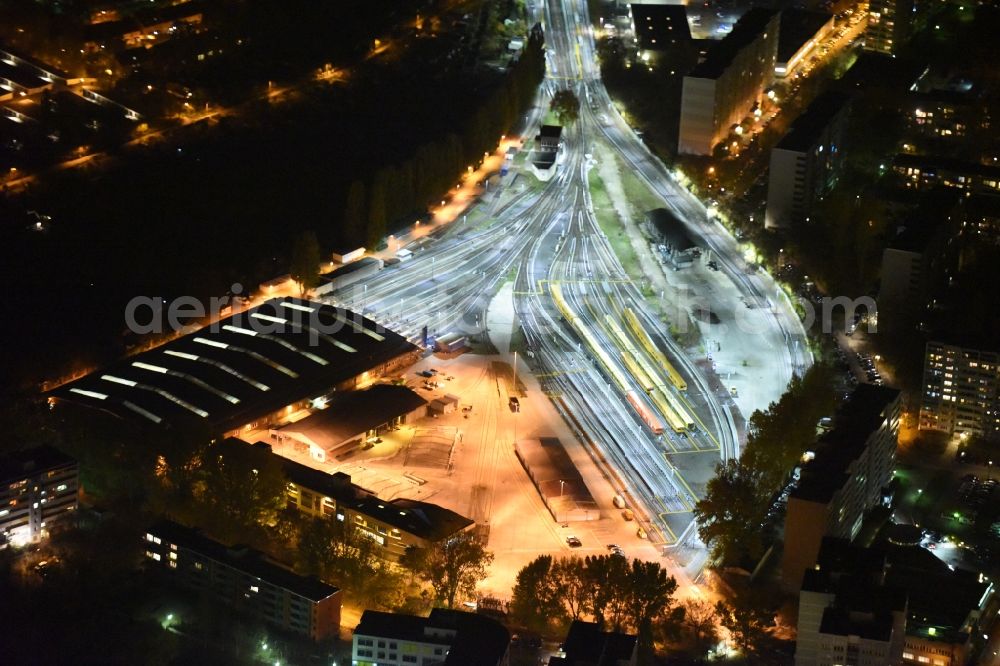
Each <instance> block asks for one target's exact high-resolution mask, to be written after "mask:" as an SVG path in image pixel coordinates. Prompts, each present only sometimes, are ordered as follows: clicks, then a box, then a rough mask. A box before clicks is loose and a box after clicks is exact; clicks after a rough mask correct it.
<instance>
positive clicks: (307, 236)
mask: <svg viewBox="0 0 1000 666" xmlns="http://www.w3.org/2000/svg"><path fill="white" fill-rule="evenodd" d="M320 261H321V259H320V251H319V241H317V240H316V233H315V232H313V231H305V232H303V233H302V234H300V235H299V236H298V237H297V238H296V239H295V244H294V245H293V246H292V261H291V266H290V267H289V272H290V273H291V275H292V279H293V280H295V281H296V282H297V283H298V285H299V292H300V293H301V295H302V296H305V295H306V292H308V291H309V290H310V289H314V288H315V287H316V286H317V285H318V284H319V263H320Z"/></svg>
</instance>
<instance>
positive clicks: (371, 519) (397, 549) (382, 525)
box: [255, 442, 475, 560]
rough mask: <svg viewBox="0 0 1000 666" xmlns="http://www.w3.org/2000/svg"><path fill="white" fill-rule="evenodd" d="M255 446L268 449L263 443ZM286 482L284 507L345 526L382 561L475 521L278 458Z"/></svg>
mask: <svg viewBox="0 0 1000 666" xmlns="http://www.w3.org/2000/svg"><path fill="white" fill-rule="evenodd" d="M255 446H258V447H265V448H267V449H268V450H270V446H269V445H268V444H266V443H264V442H258V443H257V444H255ZM280 461H281V465H282V467H283V469H284V472H285V477H286V478H287V480H288V491H287V493H288V496H287V501H288V507H289V508H294V509H297V510H299V511H302V512H303V513H307V514H309V515H311V516H314V517H317V518H319V517H326V518H329V519H331V520H339V521H342V522H347V523H350V524H351V525H353V526H354V527H355V529H357V530H359V531H360V532H361V533H362V534H364V535H365V536H367V537H369V538H370V539H372V540H373V541H375V542H376V543H378V544H379V545H380V546H382V549H383V550H382V554H383V556H384V557H385V558H386V559H390V560H398V559H399V558H400V557H402V555H403V554H404V553H405V552H406V551H407V549H408V548H411V547H418V548H427V547H428V546H431V545H432V544H435V543H438V542H440V541H443V540H446V539H449V538H451V537H453V536H455V535H456V534H458V533H460V532H463V531H465V530H467V529H470V528H471V527H473V526H474V525H475V522H474V521H473V520H471V519H469V518H466V517H465V516H462V515H459V514H457V513H455V512H454V511H451V510H449V509H446V508H444V507H442V506H438V505H437V504H432V503H430V502H421V501H418V500H411V499H404V498H397V499H393V500H382V499H379V497H378V495H376V494H375V493H374V492H372V491H370V490H366V489H365V488H362V487H361V486H358V485H355V484H354V483H352V482H351V477H350V475H348V474H345V473H343V472H337V473H335V474H328V473H327V472H324V471H322V470H318V469H315V468H312V467H309V466H307V465H303V464H301V463H298V462H295V461H294V460H290V459H288V458H283V457H282V458H280Z"/></svg>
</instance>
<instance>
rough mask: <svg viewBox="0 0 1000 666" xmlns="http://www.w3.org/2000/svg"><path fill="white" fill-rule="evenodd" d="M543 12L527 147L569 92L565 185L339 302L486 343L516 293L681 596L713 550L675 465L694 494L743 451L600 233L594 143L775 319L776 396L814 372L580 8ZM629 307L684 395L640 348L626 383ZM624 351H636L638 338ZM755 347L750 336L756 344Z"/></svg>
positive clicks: (585, 429)
mask: <svg viewBox="0 0 1000 666" xmlns="http://www.w3.org/2000/svg"><path fill="white" fill-rule="evenodd" d="M536 11H537V12H538V18H539V19H540V20H541V22H542V23H543V26H544V28H545V33H546V47H547V65H548V71H547V77H546V80H545V82H544V84H543V86H542V89H541V91H540V98H539V103H538V104H537V105H536V106H535V107H534V108H533V110H532V111H531V112H530V113H529V114H528V115H527V116H526V117H525V119H524V128H525V132H524V135H525V136H533V132H532V131H531V130H532V129H533V128H536V127H537V126H538V125H539V123H540V120H541V117H542V115H543V111H544V108H545V107H546V106H547V99H548V98H549V97H550V96H551V94H552V93H553V92H554V91H556V90H558V89H562V88H566V87H571V88H573V89H574V90H575V91H576V93H577V95H578V97H579V98H580V99H581V102H582V104H581V113H580V118H579V120H578V121H577V122H576V123H574V124H573V125H571V126H569V127H568V128H566V129H565V131H564V134H563V148H562V149H563V151H564V154H563V161H562V163H561V165H560V167H559V172H558V174H557V175H556V176H555V177H554V178H552V179H551V180H550V181H548V182H546V183H538V182H536V181H535V180H534V179H533V178H532V177H531V176H529V175H527V174H526V173H521V174H519V175H517V176H516V177H515V176H514V175H510V176H507V177H506V178H505V179H504V181H505V182H504V183H503V185H502V186H500V187H496V186H494V188H493V191H492V192H491V193H489V194H488V195H487V196H484V198H483V200H482V201H481V202H480V203H479V204H478V205H476V206H474V207H472V208H470V209H469V210H468V211H467V213H466V216H463V217H461V218H460V219H458V220H456V221H455V222H453V223H451V224H450V225H448V226H444V227H441V228H440V229H438V230H436V231H435V232H434V233H432V234H428V235H426V236H424V237H423V238H422V239H421V240H420V241H419V242H417V243H414V244H412V245H410V246H409V249H411V250H413V252H414V255H413V258H412V259H411V260H409V261H406V262H403V263H401V264H398V265H396V266H393V267H390V268H387V269H386V270H384V271H382V272H381V273H379V274H377V275H376V276H373V277H372V278H370V279H369V280H368V281H367V282H366V283H365V284H364V285H362V286H360V287H356V288H353V289H351V290H350V291H347V292H337V293H336V294H334V297H333V300H334V301H335V302H338V303H341V304H343V305H345V306H350V307H352V308H355V309H361V310H364V311H365V313H366V314H368V315H369V316H372V317H374V318H376V319H377V320H378V321H379V322H381V323H382V324H384V325H386V326H388V327H392V328H394V329H396V330H399V331H401V332H402V333H403V334H405V335H407V336H410V337H411V338H414V339H416V338H417V337H419V336H420V334H421V331H422V330H423V328H424V327H426V328H427V329H428V331H429V332H430V333H431V334H432V335H433V334H435V333H437V334H442V333H445V332H448V331H457V330H460V331H463V332H465V333H467V334H471V335H473V336H483V337H485V336H486V335H488V331H487V330H486V327H485V321H486V317H485V313H486V308H487V306H488V304H489V302H490V300H491V298H492V297H493V296H494V295H495V294H496V292H497V291H498V290H499V288H500V286H501V285H502V284H503V283H504V282H506V281H509V280H513V281H514V298H515V312H516V315H517V317H518V320H519V323H520V327H521V330H522V331H523V334H524V337H525V344H526V347H527V350H528V352H529V353H528V354H527V356H528V357H529V359H525V360H526V361H527V362H528V364H529V366H530V367H531V369H532V370H533V371H534V372H535V373H536V374H538V375H540V376H542V377H544V380H543V388H544V390H545V392H546V393H547V394H548V396H549V397H550V398H551V399H552V400H553V402H554V403H555V404H556V406H557V408H558V409H559V410H560V411H561V412H562V414H563V416H564V417H565V418H566V420H567V422H568V423H569V424H570V426H571V428H572V429H573V430H574V431H575V432H576V434H577V435H578V437H579V438H580V440H581V441H582V442H583V443H584V444H585V445H586V446H587V447H588V449H589V450H590V452H591V454H592V456H593V457H594V459H595V461H596V462H597V463H598V465H600V466H602V467H603V468H604V471H605V474H606V475H608V477H609V478H612V479H614V480H615V485H616V487H618V488H620V491H621V493H622V494H623V495H624V496H626V497H627V498H628V500H629V503H630V506H632V507H634V508H635V510H636V514H637V518H638V519H639V524H641V525H642V526H643V527H644V529H645V531H646V532H647V534H648V536H649V538H650V539H651V540H653V541H655V542H657V543H659V544H661V545H663V546H664V549H665V550H664V552H665V553H667V552H668V551H667V549H670V551H669V554H670V557H671V560H670V564H671V565H674V564H677V565H681V566H677V567H673V566H672V573H673V574H674V575H675V576H677V577H678V580H679V581H680V582H682V584H684V583H688V582H690V581H691V580H693V579H696V577H697V576H698V574H699V572H700V570H701V568H702V566H703V564H704V561H705V553H704V549H703V548H699V547H698V546H699V544H698V542H697V536H696V532H695V530H694V522H693V520H692V516H691V508H692V506H693V503H694V502H695V501H696V499H697V495H698V490H697V489H693V488H692V483H689V482H688V480H687V478H686V477H687V476H688V475H689V474H690V473H691V472H690V467H687V468H685V469H684V470H683V471H682V470H681V468H680V467H679V465H680V463H679V462H678V460H680V459H681V458H682V455H690V454H693V456H692V459H693V457H694V456H697V457H699V459H701V460H702V461H703V462H702V463H700V464H701V467H702V469H701V470H700V471H699V474H700V476H701V478H702V481H701V485H700V486H698V487H699V488H703V483H704V479H706V478H707V477H708V476H710V474H711V469H712V467H713V466H714V463H715V462H716V461H718V460H719V459H720V458H721V459H726V458H729V457H733V456H737V455H738V454H739V442H740V434H739V432H738V429H737V426H736V424H735V423H734V422H733V418H732V415H731V413H730V412H729V410H728V409H724V408H723V406H722V404H721V402H720V400H719V398H718V396H717V395H716V394H715V393H713V390H712V389H711V388H710V385H709V378H707V377H706V376H705V375H704V373H703V372H702V371H701V369H700V368H699V367H698V366H696V365H695V362H694V360H693V359H691V358H689V356H688V354H687V352H686V350H685V349H683V348H682V347H681V346H680V345H678V344H677V343H676V342H675V341H674V340H673V339H672V338H671V337H670V336H669V335H668V334H666V333H665V332H664V331H663V328H664V327H663V325H662V324H661V323H660V322H659V320H658V319H657V316H656V315H655V313H654V312H653V311H652V310H651V308H650V306H649V303H648V302H647V300H646V298H644V296H643V295H642V293H641V291H640V289H639V287H638V285H636V284H634V283H633V282H632V281H631V280H630V279H629V278H628V276H627V274H626V271H625V270H624V269H623V267H622V265H621V263H620V261H619V258H618V257H617V256H616V255H615V253H614V251H613V250H612V247H611V245H610V243H609V242H608V239H607V238H606V237H605V235H604V233H603V232H602V230H601V228H600V226H599V225H598V222H597V220H596V218H595V215H594V211H593V204H592V202H591V198H590V186H589V181H588V171H589V170H590V169H591V168H593V166H594V163H593V157H592V155H591V149H592V146H593V145H594V144H595V142H598V141H599V142H604V143H606V144H607V145H609V146H611V147H612V148H613V150H614V151H615V153H616V155H617V156H618V158H619V159H620V160H621V161H622V162H623V163H624V164H625V165H626V166H627V168H629V169H631V170H633V172H634V173H635V174H637V176H638V177H639V178H640V179H641V180H642V181H643V182H644V183H645V185H646V186H647V187H648V188H649V189H650V190H651V191H652V192H654V193H655V194H656V195H657V196H658V197H659V198H660V199H662V201H663V202H664V205H665V206H667V207H668V208H670V209H671V210H672V211H673V212H674V213H675V214H676V215H677V216H678V217H679V218H680V219H681V220H683V221H684V223H685V224H686V225H687V226H688V228H689V231H690V233H691V235H692V236H693V237H694V238H696V239H698V240H699V242H700V244H702V245H703V247H704V248H706V249H707V250H710V251H711V253H712V256H713V258H714V259H715V260H716V262H717V263H718V265H719V267H720V269H721V272H722V274H724V275H725V276H726V277H727V278H728V279H729V280H730V281H731V282H732V284H733V285H734V286H735V289H736V290H737V291H738V293H739V299H740V300H742V301H743V302H745V303H746V304H747V308H756V309H760V310H761V311H762V312H767V313H769V314H768V316H767V318H766V321H767V325H768V327H769V329H770V331H769V332H770V333H772V334H773V333H774V332H775V331H776V332H777V333H778V336H777V339H779V340H782V341H783V344H782V345H781V348H780V349H776V350H774V354H773V361H772V362H771V365H772V366H773V367H769V368H768V371H769V372H771V373H774V374H775V375H776V376H779V377H780V378H781V381H780V382H779V383H778V384H779V385H781V386H783V385H784V383H787V379H788V378H790V377H791V376H792V374H793V373H798V372H802V371H803V370H804V369H805V368H806V367H808V365H809V364H810V363H811V361H812V359H811V356H810V352H809V348H808V344H807V342H806V338H805V333H804V331H803V329H802V326H801V324H800V322H799V320H798V318H797V316H796V315H795V313H794V311H793V309H792V307H791V303H790V302H788V300H787V298H786V297H785V296H784V293H783V292H782V291H781V290H780V289H779V288H778V286H777V284H776V283H775V282H774V280H773V279H772V278H771V277H770V276H769V275H767V274H765V273H762V272H759V271H757V270H755V269H754V268H753V267H751V266H748V265H747V264H746V262H745V261H744V260H743V256H742V250H741V248H740V247H739V244H738V243H737V241H736V240H735V239H734V238H733V237H732V236H731V235H729V234H728V232H727V231H726V230H725V229H724V228H723V227H722V226H721V225H720V224H718V223H716V222H714V221H713V220H711V219H710V218H709V215H708V214H707V211H706V208H705V206H704V205H703V204H702V203H701V202H700V201H698V200H697V199H696V198H695V197H694V196H692V195H691V194H690V193H689V192H688V191H687V190H685V189H684V188H683V187H681V186H680V185H678V184H677V182H676V181H675V180H674V179H673V177H672V176H671V174H670V173H669V172H668V170H667V169H666V168H665V167H664V165H663V164H662V163H661V162H660V161H659V160H658V159H656V158H655V157H654V156H653V155H652V154H651V153H650V152H649V150H648V149H647V148H646V146H645V145H644V144H643V143H642V142H641V141H640V140H639V138H638V137H637V136H636V134H635V133H634V132H633V131H632V129H631V128H630V127H629V126H628V125H627V124H626V123H625V121H624V120H623V119H622V118H621V116H620V115H619V114H618V112H617V111H616V110H615V108H614V105H613V104H612V102H611V100H610V98H609V97H608V94H607V92H606V90H605V88H604V86H603V85H602V83H601V80H600V71H599V68H598V65H597V63H596V60H595V49H594V40H593V36H592V32H591V28H590V23H589V21H588V20H587V16H586V11H587V9H586V5H585V3H584V2H582V0H548V2H547V3H546V4H545V5H543V6H541V7H537V8H536ZM554 286H557V287H558V289H559V290H561V291H562V294H563V296H564V298H565V304H566V307H567V308H568V309H570V310H571V311H572V313H573V314H574V315H575V317H574V318H573V319H572V321H570V320H568V318H567V317H566V315H565V312H561V311H560V309H559V308H558V307H557V306H556V304H555V302H554V300H553V297H552V291H553V287H554ZM626 308H627V309H630V310H632V311H633V312H634V313H635V315H636V318H637V319H638V321H639V322H640V324H641V327H642V328H643V329H644V330H645V332H646V334H647V335H649V336H650V337H651V338H652V339H653V341H654V343H655V345H656V346H657V347H658V348H659V349H660V350H662V351H663V352H665V354H666V357H667V358H668V359H669V361H670V362H671V363H673V364H674V366H675V367H676V368H677V370H678V371H679V372H680V374H681V375H683V377H684V379H685V380H686V381H687V385H688V388H687V390H686V391H684V392H682V391H678V390H676V389H675V388H673V387H671V386H669V385H668V384H669V382H668V380H667V378H666V376H665V375H664V374H663V373H662V372H661V371H660V370H658V369H656V368H655V366H656V359H655V357H654V356H653V355H651V354H649V353H647V352H646V351H645V350H641V348H639V349H640V351H638V352H637V353H636V354H635V355H634V356H642V357H643V358H642V359H641V360H639V363H640V365H643V366H645V367H650V366H654V369H653V371H651V372H650V373H649V377H648V378H647V380H646V381H645V382H643V381H642V380H641V379H640V378H639V377H638V376H637V375H636V373H634V372H633V371H632V370H630V368H629V366H628V364H627V362H626V361H627V358H626V357H627V355H628V348H627V347H626V346H625V345H626V344H628V343H629V340H622V339H620V338H618V337H616V334H615V333H614V331H613V328H612V326H613V324H612V323H611V322H622V321H623V319H622V318H623V314H624V312H625V310H626ZM621 328H623V329H624V328H625V327H624V324H622V325H621ZM772 337H773V336H772ZM631 342H632V344H633V345H634V346H635V347H637V348H638V345H635V343H636V342H638V338H636V337H632V338H631ZM753 343H754V341H753V340H750V339H748V342H747V344H753ZM769 358H771V357H769ZM637 360H638V359H637ZM650 382H652V384H653V388H652V389H651V390H649V391H647V390H646V389H648V388H650V387H648V386H645V387H644V384H648V383H650ZM627 395H631V396H632V398H633V400H636V401H638V402H641V403H642V404H643V405H644V407H645V409H646V410H649V411H650V412H652V413H654V414H656V415H657V416H659V417H660V421H661V422H663V423H667V422H668V421H669V415H668V414H666V413H665V411H664V409H662V408H661V407H659V406H658V405H663V404H664V401H672V402H671V403H670V404H675V405H679V406H680V408H681V409H683V410H686V411H687V412H688V413H689V414H690V416H691V419H690V420H691V421H692V422H694V423H695V424H696V425H695V427H694V428H692V429H690V430H688V431H686V432H675V431H674V430H673V429H672V428H669V427H667V428H664V429H663V430H662V432H660V433H656V432H654V431H653V430H652V429H651V428H650V427H649V426H648V425H647V424H646V423H645V422H644V421H643V420H642V418H640V415H639V413H638V411H637V408H636V407H635V406H633V404H632V403H630V402H629V400H628V397H627ZM657 396H660V397H662V401H661V402H657V401H656V400H655V399H654V398H655V397H657ZM777 397H778V395H774V396H773V398H775V399H776V398H777ZM747 416H748V415H747Z"/></svg>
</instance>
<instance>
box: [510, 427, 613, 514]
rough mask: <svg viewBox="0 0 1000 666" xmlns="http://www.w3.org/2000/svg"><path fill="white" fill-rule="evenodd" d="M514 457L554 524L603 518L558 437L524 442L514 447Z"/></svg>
mask: <svg viewBox="0 0 1000 666" xmlns="http://www.w3.org/2000/svg"><path fill="white" fill-rule="evenodd" d="M514 454H515V455H516V456H517V459H518V460H519V461H520V463H521V465H522V466H523V467H524V471H526V472H527V473H528V478H530V479H531V483H532V484H533V485H534V486H535V489H536V490H537V491H538V495H539V496H540V497H541V498H542V502H543V503H544V504H545V508H546V509H548V510H549V513H550V514H552V519H553V520H554V521H556V522H557V523H563V522H567V521H584V520H600V519H601V510H600V508H598V506H597V502H595V501H594V497H593V495H591V494H590V490H589V489H588V488H587V484H586V483H584V481H583V477H582V476H581V475H580V471H579V470H578V469H577V467H576V465H575V464H573V460H572V459H571V458H570V457H569V453H567V452H566V449H565V448H564V447H563V444H562V442H560V441H559V439H558V438H556V437H542V438H541V439H527V440H522V441H520V442H517V443H515V444H514Z"/></svg>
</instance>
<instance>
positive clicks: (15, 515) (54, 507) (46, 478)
mask: <svg viewBox="0 0 1000 666" xmlns="http://www.w3.org/2000/svg"><path fill="white" fill-rule="evenodd" d="M78 490H79V469H78V466H77V463H76V461H75V460H73V459H72V458H70V457H69V456H67V455H65V454H64V453H62V452H61V451H58V450H56V449H54V448H52V447H51V446H39V447H35V448H32V449H25V450H23V451H15V452H13V453H9V454H7V455H5V456H3V457H2V458H0V547H2V546H4V545H6V544H10V545H13V546H23V545H25V544H28V543H33V542H37V541H41V540H42V539H44V538H46V537H47V536H48V535H49V533H50V532H51V531H52V530H54V529H56V528H57V527H59V526H60V525H62V524H65V523H68V522H69V521H71V520H72V519H73V517H74V516H75V515H76V510H77V508H78V500H77V495H78Z"/></svg>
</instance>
